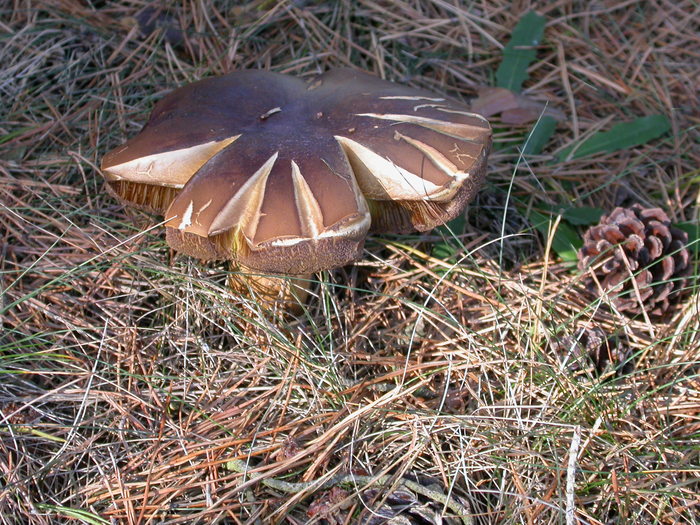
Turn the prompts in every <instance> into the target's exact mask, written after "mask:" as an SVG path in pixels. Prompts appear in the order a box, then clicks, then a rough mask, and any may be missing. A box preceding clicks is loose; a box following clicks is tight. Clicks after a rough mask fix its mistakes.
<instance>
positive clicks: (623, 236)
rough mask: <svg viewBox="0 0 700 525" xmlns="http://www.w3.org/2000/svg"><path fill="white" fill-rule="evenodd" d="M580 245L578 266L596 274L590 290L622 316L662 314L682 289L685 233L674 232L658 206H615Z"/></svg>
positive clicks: (685, 264) (686, 269)
mask: <svg viewBox="0 0 700 525" xmlns="http://www.w3.org/2000/svg"><path fill="white" fill-rule="evenodd" d="M583 241H584V244H583V247H582V248H581V250H580V251H579V253H578V257H579V268H580V269H581V270H590V271H591V272H593V274H594V275H595V279H593V278H591V279H589V281H588V282H587V286H588V289H589V290H590V291H591V292H593V293H594V294H596V295H599V294H600V293H601V292H603V293H605V294H607V295H608V296H609V297H610V299H611V301H612V303H613V304H614V305H615V307H616V308H617V310H618V311H620V312H627V313H628V314H630V315H636V314H639V313H641V312H642V311H643V310H646V311H647V313H649V314H651V315H662V314H663V313H664V312H665V311H666V310H667V309H668V307H669V305H670V301H671V300H673V299H674V298H676V297H677V296H678V295H679V293H680V291H681V290H683V288H684V286H685V283H686V279H685V277H687V275H688V273H689V271H690V264H689V259H690V254H689V252H688V249H687V248H686V243H687V242H688V235H687V234H686V233H685V232H684V231H681V230H679V229H677V228H673V227H672V226H671V221H670V219H669V218H668V215H666V214H665V213H664V212H663V210H661V209H659V208H649V209H645V208H642V207H641V206H640V205H639V204H634V205H633V206H631V207H630V208H615V209H614V210H613V211H612V213H610V214H609V215H604V216H603V217H602V218H601V220H600V224H598V225H597V226H593V227H591V228H589V229H588V231H586V233H585V234H584V236H583ZM596 281H597V282H596ZM635 287H636V288H637V289H638V290H639V296H637V291H636V290H635ZM640 300H641V304H640Z"/></svg>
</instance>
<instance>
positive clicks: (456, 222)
mask: <svg viewBox="0 0 700 525" xmlns="http://www.w3.org/2000/svg"><path fill="white" fill-rule="evenodd" d="M466 224H467V219H466V217H465V216H464V215H460V216H458V217H457V218H455V219H452V220H451V221H450V222H448V223H447V224H445V225H443V226H440V227H439V228H437V232H438V233H439V234H440V235H441V236H442V238H443V240H442V241H440V242H436V243H435V244H433V249H432V250H431V255H432V256H433V257H435V258H436V259H440V260H442V261H447V262H455V255H456V254H457V253H458V252H459V251H460V249H461V248H463V247H464V246H463V245H462V243H461V242H460V240H459V239H457V238H456V237H455V236H456V235H460V234H461V233H462V232H464V228H465V226H466Z"/></svg>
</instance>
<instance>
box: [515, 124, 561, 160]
mask: <svg viewBox="0 0 700 525" xmlns="http://www.w3.org/2000/svg"><path fill="white" fill-rule="evenodd" d="M556 128H557V121H556V119H555V118H554V117H550V116H549V115H545V116H544V117H542V118H541V119H540V120H538V121H537V123H536V124H535V127H534V128H532V129H531V130H530V133H529V134H528V136H527V138H526V139H525V145H524V146H523V155H539V154H540V153H542V149H543V148H544V146H545V144H547V142H549V139H550V138H552V135H553V134H554V130H555V129H556Z"/></svg>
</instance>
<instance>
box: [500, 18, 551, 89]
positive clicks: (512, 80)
mask: <svg viewBox="0 0 700 525" xmlns="http://www.w3.org/2000/svg"><path fill="white" fill-rule="evenodd" d="M544 23H545V18H544V17H543V16H540V15H538V14H537V13H535V12H534V11H528V12H527V13H526V14H525V16H523V17H522V18H521V19H520V21H519V22H518V24H517V25H516V26H515V28H514V29H513V34H512V35H511V37H510V42H508V44H507V45H506V47H505V48H504V49H503V60H502V61H501V65H500V66H498V71H496V85H497V86H498V87H503V88H506V89H510V90H512V91H515V92H516V93H520V91H521V90H522V87H523V81H524V80H525V79H526V78H527V68H528V67H529V66H530V64H531V63H532V61H533V60H534V59H535V56H536V55H537V50H536V49H535V47H536V46H538V45H539V44H540V41H541V40H542V34H543V33H544Z"/></svg>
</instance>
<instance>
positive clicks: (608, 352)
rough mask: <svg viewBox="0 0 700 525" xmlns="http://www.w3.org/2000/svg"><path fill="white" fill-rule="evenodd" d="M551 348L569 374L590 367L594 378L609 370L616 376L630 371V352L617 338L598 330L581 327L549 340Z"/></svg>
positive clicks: (632, 363) (631, 363) (631, 361)
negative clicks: (573, 333)
mask: <svg viewBox="0 0 700 525" xmlns="http://www.w3.org/2000/svg"><path fill="white" fill-rule="evenodd" d="M552 349H553V350H554V351H555V352H556V353H557V354H559V356H560V358H561V359H562V360H563V361H564V362H565V363H566V366H567V367H568V369H569V370H571V371H572V372H580V371H582V370H587V369H589V368H591V367H590V365H593V367H595V368H594V372H595V373H596V374H597V375H601V374H603V373H605V372H606V371H607V370H608V369H612V370H614V372H615V375H616V376H620V375H624V374H629V373H630V372H631V371H632V370H634V361H633V360H632V351H631V350H630V348H629V347H628V346H627V345H625V344H624V343H623V342H622V341H621V340H620V338H619V337H617V336H614V335H611V336H608V335H607V334H606V333H605V331H604V330H603V329H601V328H598V327H593V328H583V329H581V330H580V331H577V332H576V334H575V335H565V336H563V337H561V338H559V339H556V340H554V341H552Z"/></svg>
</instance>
